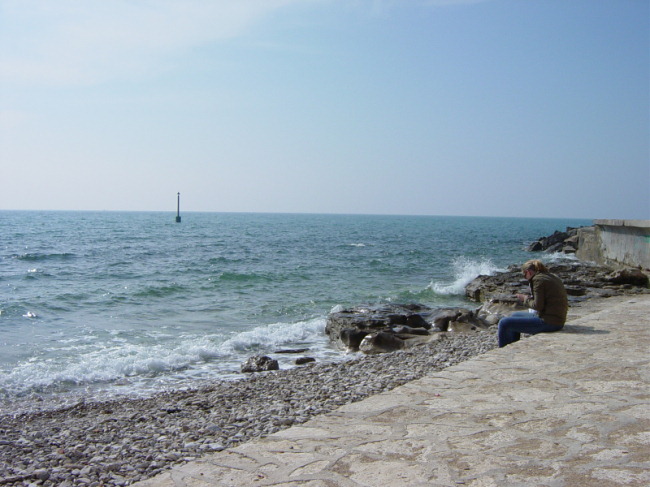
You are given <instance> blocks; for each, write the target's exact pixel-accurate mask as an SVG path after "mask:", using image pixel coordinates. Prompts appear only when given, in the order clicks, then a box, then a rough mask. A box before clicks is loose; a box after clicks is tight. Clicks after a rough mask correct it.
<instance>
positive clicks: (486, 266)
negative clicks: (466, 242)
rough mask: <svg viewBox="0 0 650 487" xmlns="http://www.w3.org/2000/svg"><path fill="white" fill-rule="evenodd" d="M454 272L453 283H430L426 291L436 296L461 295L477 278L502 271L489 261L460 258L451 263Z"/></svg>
mask: <svg viewBox="0 0 650 487" xmlns="http://www.w3.org/2000/svg"><path fill="white" fill-rule="evenodd" d="M452 268H453V271H454V277H453V279H454V280H453V282H451V283H440V282H431V283H430V284H429V286H427V287H428V289H431V290H433V291H434V292H435V293H437V294H443V295H463V294H465V286H467V285H468V284H469V283H470V282H472V280H473V279H475V278H476V277H478V276H481V275H484V276H491V275H493V274H495V273H496V272H499V271H504V270H505V269H502V268H500V267H498V266H496V265H495V264H494V263H493V262H492V261H491V260H490V259H481V260H473V259H469V258H467V257H460V258H458V259H455V260H454V261H453V262H452Z"/></svg>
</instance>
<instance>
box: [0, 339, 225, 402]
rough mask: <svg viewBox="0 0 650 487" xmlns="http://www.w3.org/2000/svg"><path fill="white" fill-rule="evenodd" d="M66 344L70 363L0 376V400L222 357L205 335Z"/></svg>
mask: <svg viewBox="0 0 650 487" xmlns="http://www.w3.org/2000/svg"><path fill="white" fill-rule="evenodd" d="M84 348H86V347H84V346H83V345H78V346H76V347H75V345H71V346H70V347H69V349H68V350H69V351H70V352H73V353H72V356H74V359H71V358H70V356H69V357H68V359H64V358H60V359H58V360H52V359H50V360H38V361H36V360H32V359H29V360H26V361H24V362H23V363H21V364H19V365H18V366H17V367H15V368H14V369H13V370H11V371H9V372H7V373H5V374H1V377H0V397H2V396H6V397H12V396H13V397H17V396H23V395H26V394H30V393H43V392H55V391H66V390H69V389H71V388H75V387H79V386H87V385H97V384H102V383H109V382H118V383H120V382H122V383H123V382H124V381H126V382H127V383H128V382H129V381H132V380H135V381H137V380H138V378H143V377H144V378H152V377H157V376H160V375H162V374H166V373H173V372H178V371H182V370H185V369H187V368H189V367H191V366H192V365H193V364H196V363H200V362H206V361H209V360H213V359H214V358H217V357H219V356H221V355H222V354H221V352H220V351H219V346H218V345H216V344H214V343H212V341H211V340H210V339H209V338H206V337H186V338H184V339H180V340H177V341H175V343H174V345H172V346H169V345H164V344H151V343H148V344H145V343H139V344H133V343H124V341H123V340H119V339H115V340H114V343H112V344H110V345H108V346H105V347H102V346H98V345H96V346H92V345H91V346H90V349H89V348H86V349H85V350H84Z"/></svg>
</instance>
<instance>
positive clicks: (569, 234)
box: [526, 227, 579, 254]
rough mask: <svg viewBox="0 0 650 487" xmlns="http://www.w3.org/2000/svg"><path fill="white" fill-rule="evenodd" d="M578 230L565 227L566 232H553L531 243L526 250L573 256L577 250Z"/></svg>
mask: <svg viewBox="0 0 650 487" xmlns="http://www.w3.org/2000/svg"><path fill="white" fill-rule="evenodd" d="M578 230H579V229H578V228H572V227H567V229H566V232H560V231H555V232H554V233H553V235H549V236H548V237H541V238H539V239H538V240H536V241H535V242H531V243H530V245H528V248H527V249H526V250H528V251H529V252H541V251H545V252H562V253H565V254H574V253H575V252H576V250H578Z"/></svg>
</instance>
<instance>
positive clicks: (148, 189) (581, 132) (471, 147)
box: [0, 0, 650, 219]
mask: <svg viewBox="0 0 650 487" xmlns="http://www.w3.org/2000/svg"><path fill="white" fill-rule="evenodd" d="M0 134H1V135H0V168H1V172H0V181H1V183H2V190H1V191H0V209H64V210H169V211H175V209H176V193H177V192H178V191H180V192H181V209H182V210H184V211H226V212H230V211H235V212H239V211H241V212H301V213H302V212H306V213H379V214H430V215H483V216H522V217H577V218H632V219H649V218H650V2H648V1H647V0H571V1H566V0H483V1H480V0H473V1H471V0H465V1H463V0H457V1H455V0H439V1H436V0H392V1H391V0H384V1H380V0H377V1H371V0H347V1H344V0H84V1H82V0H56V1H53V0H0Z"/></svg>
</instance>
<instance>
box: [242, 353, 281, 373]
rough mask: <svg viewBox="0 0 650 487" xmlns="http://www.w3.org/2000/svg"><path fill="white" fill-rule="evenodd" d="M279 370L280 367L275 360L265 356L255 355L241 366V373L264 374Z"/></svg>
mask: <svg viewBox="0 0 650 487" xmlns="http://www.w3.org/2000/svg"><path fill="white" fill-rule="evenodd" d="M279 368H280V366H279V365H278V361H277V360H275V359H272V358H270V357H267V356H265V355H255V356H253V357H250V358H249V359H248V360H246V362H244V363H243V364H241V371H242V372H266V371H269V370H278V369H279Z"/></svg>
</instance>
